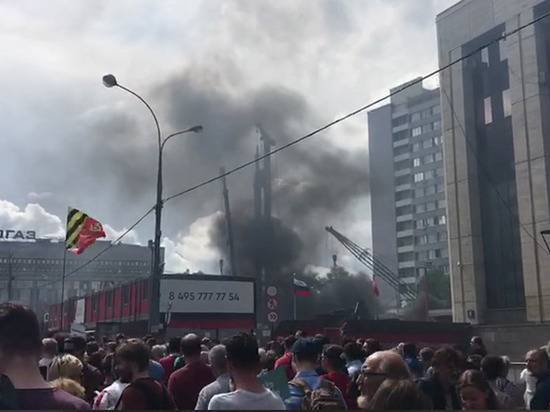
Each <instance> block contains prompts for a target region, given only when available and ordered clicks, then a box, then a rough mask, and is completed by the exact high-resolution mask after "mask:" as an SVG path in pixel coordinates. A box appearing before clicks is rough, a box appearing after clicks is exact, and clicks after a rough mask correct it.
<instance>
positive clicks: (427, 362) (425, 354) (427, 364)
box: [419, 347, 434, 376]
mask: <svg viewBox="0 0 550 412" xmlns="http://www.w3.org/2000/svg"><path fill="white" fill-rule="evenodd" d="M419 355H420V363H421V364H422V375H423V376H424V375H426V373H428V370H429V369H430V368H431V366H432V359H433V357H434V350H433V349H432V348H429V347H425V348H422V349H420V353H419Z"/></svg>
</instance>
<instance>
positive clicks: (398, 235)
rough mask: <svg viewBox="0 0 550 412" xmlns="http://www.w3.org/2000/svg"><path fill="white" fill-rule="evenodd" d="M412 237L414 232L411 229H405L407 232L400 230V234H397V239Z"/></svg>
mask: <svg viewBox="0 0 550 412" xmlns="http://www.w3.org/2000/svg"><path fill="white" fill-rule="evenodd" d="M413 235H414V230H413V229H407V230H402V231H400V232H397V237H398V238H402V237H408V236H413Z"/></svg>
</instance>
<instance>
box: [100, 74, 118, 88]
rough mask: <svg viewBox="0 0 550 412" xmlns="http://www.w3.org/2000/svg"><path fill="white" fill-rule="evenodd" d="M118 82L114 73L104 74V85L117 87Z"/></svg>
mask: <svg viewBox="0 0 550 412" xmlns="http://www.w3.org/2000/svg"><path fill="white" fill-rule="evenodd" d="M117 84H118V83H117V82H116V77H115V76H113V75H112V74H106V75H105V76H103V85H104V86H105V87H115V86H116V85H117Z"/></svg>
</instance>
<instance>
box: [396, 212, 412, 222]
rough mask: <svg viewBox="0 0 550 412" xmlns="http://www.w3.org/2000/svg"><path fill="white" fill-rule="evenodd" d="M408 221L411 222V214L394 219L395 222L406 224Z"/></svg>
mask: <svg viewBox="0 0 550 412" xmlns="http://www.w3.org/2000/svg"><path fill="white" fill-rule="evenodd" d="M410 220H413V215H412V214H410V213H409V214H406V215H401V216H397V217H396V218H395V221H396V222H408V221H410Z"/></svg>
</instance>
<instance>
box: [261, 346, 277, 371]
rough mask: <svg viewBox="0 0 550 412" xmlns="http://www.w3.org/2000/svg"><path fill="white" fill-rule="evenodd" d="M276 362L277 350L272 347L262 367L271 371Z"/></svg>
mask: <svg viewBox="0 0 550 412" xmlns="http://www.w3.org/2000/svg"><path fill="white" fill-rule="evenodd" d="M275 362H277V352H275V351H274V350H272V349H270V350H268V351H267V352H266V354H265V363H264V364H263V365H262V368H263V369H264V370H265V371H266V372H271V371H272V370H273V369H275Z"/></svg>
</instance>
